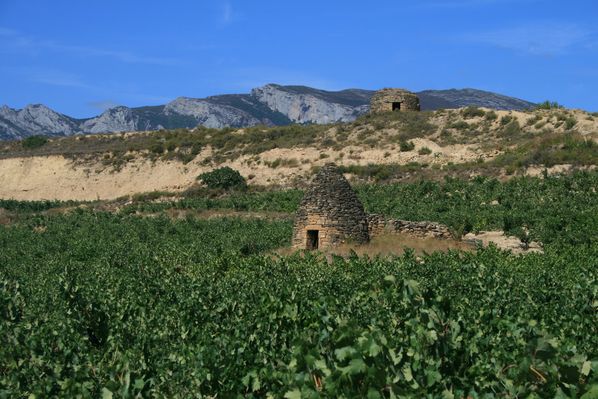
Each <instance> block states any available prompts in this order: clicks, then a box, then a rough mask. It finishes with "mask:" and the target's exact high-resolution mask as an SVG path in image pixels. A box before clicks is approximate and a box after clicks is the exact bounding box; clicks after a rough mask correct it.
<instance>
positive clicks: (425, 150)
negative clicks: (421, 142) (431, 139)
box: [417, 147, 432, 155]
mask: <svg viewBox="0 0 598 399" xmlns="http://www.w3.org/2000/svg"><path fill="white" fill-rule="evenodd" d="M417 153H418V154H419V155H430V154H431V153H432V150H431V149H429V148H428V147H422V148H420V149H419V151H418V152H417Z"/></svg>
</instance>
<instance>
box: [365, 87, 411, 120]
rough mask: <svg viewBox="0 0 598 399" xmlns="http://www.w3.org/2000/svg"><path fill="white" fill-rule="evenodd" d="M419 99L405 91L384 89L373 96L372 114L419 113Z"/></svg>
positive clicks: (371, 103) (371, 102)
mask: <svg viewBox="0 0 598 399" xmlns="http://www.w3.org/2000/svg"><path fill="white" fill-rule="evenodd" d="M419 110H420V107H419V97H418V96H417V95H416V94H415V93H412V92H410V91H407V90H403V89H382V90H378V91H377V92H375V93H374V95H373V96H372V99H371V101H370V112H371V113H374V114H376V113H380V112H389V111H400V112H402V111H419Z"/></svg>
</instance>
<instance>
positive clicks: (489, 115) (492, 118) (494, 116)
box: [486, 111, 498, 122]
mask: <svg viewBox="0 0 598 399" xmlns="http://www.w3.org/2000/svg"><path fill="white" fill-rule="evenodd" d="M497 119H498V115H497V114H496V112H494V111H488V112H486V120H487V121H490V122H492V121H495V120H497Z"/></svg>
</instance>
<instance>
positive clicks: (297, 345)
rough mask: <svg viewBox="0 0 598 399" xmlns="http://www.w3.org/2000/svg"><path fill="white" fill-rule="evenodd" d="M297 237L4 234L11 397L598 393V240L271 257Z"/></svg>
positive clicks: (209, 224)
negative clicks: (522, 250) (418, 253)
mask: <svg viewBox="0 0 598 399" xmlns="http://www.w3.org/2000/svg"><path fill="white" fill-rule="evenodd" d="M426 183H429V182H422V183H421V186H419V189H420V190H422V191H421V192H420V193H425V192H430V193H433V192H434V185H433V184H432V185H431V186H428V187H426V186H425V184H426ZM578 183H579V184H581V183H582V182H581V181H579V182H578ZM450 184H457V183H456V182H452V183H450ZM477 184H482V182H480V183H477ZM484 184H485V185H486V189H487V190H492V189H493V187H494V186H499V187H500V183H498V182H491V181H488V182H485V183H484ZM549 184H550V185H555V184H557V182H556V181H555V182H550V183H549ZM382 188H383V187H382ZM523 188H524V187H522V188H521V189H523ZM584 188H587V187H583V186H579V187H577V188H576V189H575V190H583V189H584ZM452 192H453V193H455V191H452ZM537 194H538V195H541V194H543V193H540V192H539V193H537ZM462 195H463V196H465V195H466V193H465V192H463V193H462ZM425 198H426V197H425V196H424V199H425ZM546 198H551V197H546ZM401 201H403V200H402V199H401ZM549 211H550V210H547V214H548V212H549ZM40 225H43V226H44V227H45V231H44V232H39V231H37V230H35V229H34V228H33V227H35V226H40ZM595 226H596V225H595V224H594V227H595ZM290 235H291V225H290V222H266V221H259V220H254V221H248V220H244V221H242V220H238V219H223V220H211V221H200V220H194V219H186V220H179V221H171V220H169V219H166V218H163V217H158V218H138V217H130V216H118V215H110V214H106V213H89V212H81V211H80V212H77V213H74V214H71V215H66V216H58V217H53V218H47V217H33V218H32V219H30V220H26V221H23V222H22V223H21V224H18V225H15V226H11V227H3V226H0V244H1V245H2V251H0V359H2V362H1V363H0V364H1V365H2V366H1V367H0V387H1V388H0V392H1V394H2V395H3V396H5V397H79V396H80V397H214V396H218V397H254V398H256V397H286V398H300V397H325V398H337V397H347V398H349V397H372V398H376V397H380V398H382V397H384V398H390V397H418V398H419V397H430V398H436V397H447V398H450V397H456V398H464V397H468V396H469V397H472V398H475V397H479V398H482V397H483V398H491V397H582V395H584V394H585V395H586V396H587V395H591V394H592V393H591V392H595V390H596V386H597V385H598V377H597V375H598V363H597V360H598V334H595V328H596V325H597V324H598V316H597V315H598V313H597V311H598V308H597V298H598V287H597V285H596V281H597V278H598V275H597V269H596V267H595V262H594V260H596V259H598V248H597V247H596V246H595V245H592V246H579V247H571V246H564V247H560V248H558V249H557V248H555V250H550V249H549V250H547V253H546V254H544V255H530V256H520V257H515V256H512V255H509V254H508V253H504V252H501V251H498V250H496V249H495V248H489V249H485V250H480V251H478V252H477V253H458V252H450V253H445V254H442V253H435V254H431V255H424V256H422V257H421V258H416V257H415V256H414V255H413V254H412V253H411V252H407V253H406V254H405V255H404V256H402V257H400V258H394V259H382V258H377V259H368V258H362V259H360V258H357V257H351V258H349V259H346V260H345V259H342V258H338V257H337V258H333V259H332V260H331V262H330V263H329V262H328V261H327V260H326V258H325V257H319V256H313V255H310V254H307V255H305V256H299V255H297V256H290V257H284V258H278V259H275V258H273V257H271V256H263V255H260V254H259V253H262V252H264V251H268V250H269V249H272V248H275V247H277V246H280V245H285V244H288V243H289V238H290ZM90 237H93V239H90ZM24 243H27V244H26V245H27V246H26V250H23V248H24V247H23V244H24Z"/></svg>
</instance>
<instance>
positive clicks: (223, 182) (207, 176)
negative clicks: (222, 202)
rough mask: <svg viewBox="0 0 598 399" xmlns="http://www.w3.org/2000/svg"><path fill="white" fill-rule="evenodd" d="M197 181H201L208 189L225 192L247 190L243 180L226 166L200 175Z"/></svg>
mask: <svg viewBox="0 0 598 399" xmlns="http://www.w3.org/2000/svg"><path fill="white" fill-rule="evenodd" d="M197 179H198V180H201V182H202V183H204V184H205V185H206V186H208V188H221V189H225V190H230V189H241V190H243V189H245V188H247V182H246V181H245V178H244V177H243V176H241V174H240V173H239V172H238V171H236V170H234V169H232V168H230V167H228V166H225V167H222V168H218V169H214V170H212V171H211V172H205V173H202V174H201V175H199V176H198V177H197Z"/></svg>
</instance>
